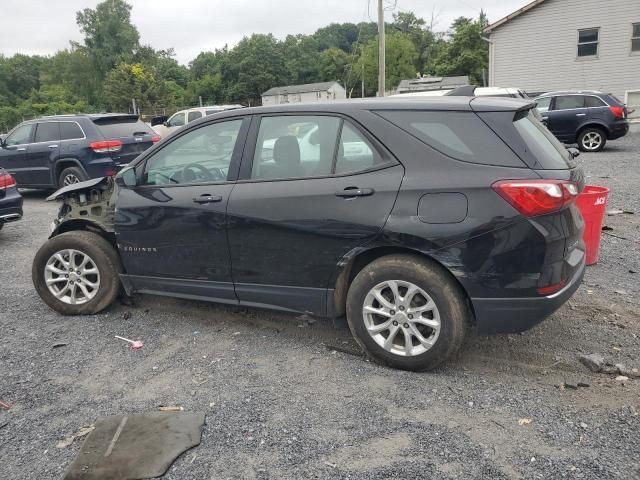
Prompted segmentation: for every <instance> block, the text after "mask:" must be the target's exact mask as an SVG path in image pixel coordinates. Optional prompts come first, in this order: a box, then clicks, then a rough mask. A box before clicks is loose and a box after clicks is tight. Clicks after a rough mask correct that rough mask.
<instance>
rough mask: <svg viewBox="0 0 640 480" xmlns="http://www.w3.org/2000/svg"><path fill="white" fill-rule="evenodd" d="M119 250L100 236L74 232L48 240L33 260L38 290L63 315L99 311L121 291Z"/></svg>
mask: <svg viewBox="0 0 640 480" xmlns="http://www.w3.org/2000/svg"><path fill="white" fill-rule="evenodd" d="M120 271H121V267H120V259H119V257H118V254H117V252H116V251H115V249H114V248H113V246H111V244H110V243H109V242H107V241H106V240H105V239H104V238H102V237H101V236H100V235H97V234H95V233H91V232H84V231H73V232H67V233H63V234H61V235H58V236H57V237H53V238H52V239H50V240H48V241H47V243H45V244H44V245H43V246H42V247H40V250H38V253H36V257H35V259H34V261H33V267H32V271H31V275H32V278H33V284H34V286H35V287H36V291H37V292H38V294H39V295H40V297H41V298H42V300H44V302H45V303H46V304H47V305H49V307H51V308H52V309H53V310H55V311H56V312H59V313H62V314H63V315H84V314H93V313H98V312H100V311H101V310H104V309H105V308H107V307H108V306H109V305H110V304H111V303H112V302H113V301H114V300H115V298H116V297H117V295H118V292H119V290H120V278H119V274H120Z"/></svg>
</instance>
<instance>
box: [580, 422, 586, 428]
mask: <svg viewBox="0 0 640 480" xmlns="http://www.w3.org/2000/svg"><path fill="white" fill-rule="evenodd" d="M580 428H582V429H583V430H586V429H587V428H588V425H587V424H586V423H584V422H580Z"/></svg>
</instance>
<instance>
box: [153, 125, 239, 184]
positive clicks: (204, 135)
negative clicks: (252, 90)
mask: <svg viewBox="0 0 640 480" xmlns="http://www.w3.org/2000/svg"><path fill="white" fill-rule="evenodd" d="M241 125H242V120H229V121H226V122H220V123H214V124H212V125H206V126H204V127H201V128H198V129H196V130H193V131H191V132H189V133H187V134H185V135H183V136H181V137H179V138H177V139H175V140H174V141H173V142H171V143H169V144H168V145H167V146H165V147H164V148H163V149H161V150H159V151H158V152H157V153H155V154H154V155H153V156H151V157H150V158H149V159H148V160H147V162H146V165H145V169H144V178H143V183H142V184H143V185H181V184H190V183H209V182H222V181H226V180H227V177H228V175H229V165H230V164H231V158H232V156H233V151H234V149H235V146H236V141H237V139H238V134H239V132H240V126H241Z"/></svg>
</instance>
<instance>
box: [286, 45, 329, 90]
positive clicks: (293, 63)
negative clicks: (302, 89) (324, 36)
mask: <svg viewBox="0 0 640 480" xmlns="http://www.w3.org/2000/svg"><path fill="white" fill-rule="evenodd" d="M282 51H283V53H284V58H285V60H284V66H285V69H286V72H287V83H289V84H292V85H299V84H305V83H313V82H316V81H317V80H318V77H319V76H320V68H319V60H320V58H319V57H320V53H319V51H318V42H317V41H316V40H315V38H313V37H311V36H307V35H287V38H286V39H285V41H284V43H283V45H282Z"/></svg>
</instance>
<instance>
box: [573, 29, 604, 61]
mask: <svg viewBox="0 0 640 480" xmlns="http://www.w3.org/2000/svg"><path fill="white" fill-rule="evenodd" d="M598 30H599V29H598V28H588V29H586V30H578V56H579V57H591V56H594V55H597V54H598Z"/></svg>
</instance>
